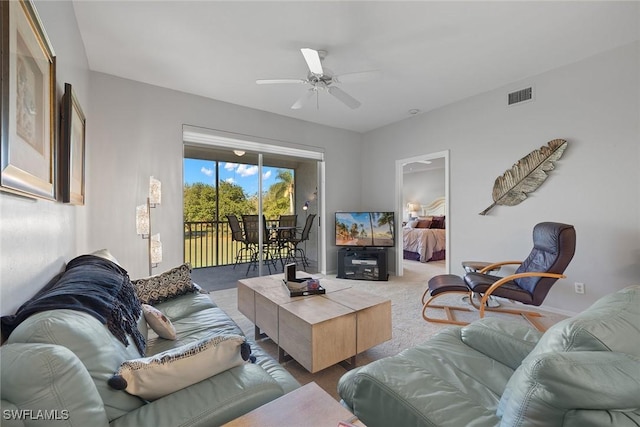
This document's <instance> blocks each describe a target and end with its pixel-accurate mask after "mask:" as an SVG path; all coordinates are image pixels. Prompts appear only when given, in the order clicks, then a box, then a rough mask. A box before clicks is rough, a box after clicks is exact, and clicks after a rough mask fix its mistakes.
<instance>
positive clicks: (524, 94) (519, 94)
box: [508, 87, 533, 105]
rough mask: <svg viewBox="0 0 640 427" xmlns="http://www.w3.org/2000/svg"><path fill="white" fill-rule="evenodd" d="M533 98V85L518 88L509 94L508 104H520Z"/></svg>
mask: <svg viewBox="0 0 640 427" xmlns="http://www.w3.org/2000/svg"><path fill="white" fill-rule="evenodd" d="M532 98H533V87H528V88H526V89H521V90H517V91H515V92H511V93H510V94H509V95H508V105H513V104H519V103H521V102H525V101H531V99H532Z"/></svg>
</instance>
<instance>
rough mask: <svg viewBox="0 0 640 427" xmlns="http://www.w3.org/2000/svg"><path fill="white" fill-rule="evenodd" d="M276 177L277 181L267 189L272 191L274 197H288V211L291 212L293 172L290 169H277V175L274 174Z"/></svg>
mask: <svg viewBox="0 0 640 427" xmlns="http://www.w3.org/2000/svg"><path fill="white" fill-rule="evenodd" d="M276 179H277V180H279V182H276V183H275V184H273V185H272V186H271V187H270V188H269V190H270V191H273V193H274V194H275V196H276V198H281V197H288V198H289V213H290V214H292V213H293V212H294V209H293V190H294V185H295V183H294V181H293V172H292V171H291V170H283V169H278V175H276Z"/></svg>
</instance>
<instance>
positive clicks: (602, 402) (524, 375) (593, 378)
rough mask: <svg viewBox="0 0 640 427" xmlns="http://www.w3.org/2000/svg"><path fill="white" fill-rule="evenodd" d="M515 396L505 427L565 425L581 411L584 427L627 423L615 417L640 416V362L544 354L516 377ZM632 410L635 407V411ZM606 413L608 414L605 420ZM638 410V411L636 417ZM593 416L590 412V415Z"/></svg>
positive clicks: (609, 355) (614, 356) (608, 355)
mask: <svg viewBox="0 0 640 427" xmlns="http://www.w3.org/2000/svg"><path fill="white" fill-rule="evenodd" d="M513 378H515V381H514V382H513V383H512V390H511V393H512V394H511V398H510V399H509V402H510V403H509V404H508V405H507V406H506V407H505V408H504V413H503V415H502V423H501V426H504V427H535V426H540V427H544V426H555V425H557V426H560V425H565V416H566V414H567V413H568V412H574V410H575V409H576V408H580V409H582V410H583V411H582V414H581V415H580V417H579V418H578V419H579V420H581V424H576V425H582V426H595V425H616V426H618V425H624V424H622V423H621V422H622V421H623V420H622V419H620V420H619V421H620V423H614V422H613V420H614V419H616V415H621V413H625V416H624V417H621V418H627V421H628V422H629V423H630V420H629V419H628V418H634V417H635V418H636V419H638V416H639V415H640V414H639V413H638V411H637V408H640V394H639V393H638V390H640V358H638V357H635V356H632V355H629V354H624V353H617V352H610V351H604V352H603V351H575V352H553V353H543V354H539V355H538V356H537V357H534V358H531V359H528V360H527V361H526V362H524V363H523V364H522V366H521V367H520V368H518V370H517V371H516V373H514V375H513ZM633 408H636V410H635V411H634V410H633ZM603 412H605V413H609V414H608V415H607V416H606V417H605V419H607V422H598V420H601V421H604V419H603V414H602V413H603ZM634 412H635V413H634ZM589 413H591V414H589Z"/></svg>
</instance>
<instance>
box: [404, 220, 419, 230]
mask: <svg viewBox="0 0 640 427" xmlns="http://www.w3.org/2000/svg"><path fill="white" fill-rule="evenodd" d="M416 225H418V220H417V219H414V220H411V221H409V222H407V224H406V225H405V226H404V228H416Z"/></svg>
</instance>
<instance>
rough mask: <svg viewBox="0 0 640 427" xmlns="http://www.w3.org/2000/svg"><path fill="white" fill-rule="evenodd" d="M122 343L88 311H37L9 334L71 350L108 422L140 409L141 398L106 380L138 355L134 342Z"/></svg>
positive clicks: (11, 340)
mask: <svg viewBox="0 0 640 427" xmlns="http://www.w3.org/2000/svg"><path fill="white" fill-rule="evenodd" d="M129 341H130V345H128V346H125V345H124V344H122V343H121V342H120V341H119V340H118V339H116V338H115V337H114V336H113V335H112V334H111V332H109V330H108V329H107V327H106V326H105V325H103V324H102V323H100V321H98V320H97V319H96V318H95V317H93V316H91V315H90V314H88V313H84V312H81V311H75V310H65V309H60V310H51V311H43V312H41V313H36V314H34V315H32V316H30V317H29V318H28V319H26V320H25V321H24V322H22V323H21V324H20V325H18V327H17V328H16V329H15V330H14V331H13V333H11V335H10V336H9V339H8V340H7V343H8V344H11V343H43V344H57V345H61V346H64V347H66V348H68V349H69V350H71V351H72V352H73V353H74V354H75V355H76V356H77V357H78V359H80V361H81V362H82V364H83V365H84V367H85V368H86V370H87V371H88V372H89V375H90V376H91V379H92V380H93V382H94V384H95V387H96V389H97V390H98V393H99V394H100V397H101V398H102V401H103V403H104V408H105V411H106V413H107V417H108V418H109V421H111V420H113V419H115V418H118V417H120V416H122V415H124V414H126V413H127V412H130V411H132V410H134V409H136V408H139V407H140V406H142V405H143V404H144V401H143V400H141V399H140V398H138V397H136V396H132V395H129V394H127V393H122V392H121V391H117V390H114V389H112V388H111V387H109V385H108V384H107V381H108V380H109V378H111V376H112V375H113V373H114V372H115V371H116V370H117V369H118V368H119V367H120V364H121V363H122V362H124V361H125V360H127V359H135V358H138V357H140V354H139V353H138V351H137V349H136V347H135V345H131V338H130V337H129Z"/></svg>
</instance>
